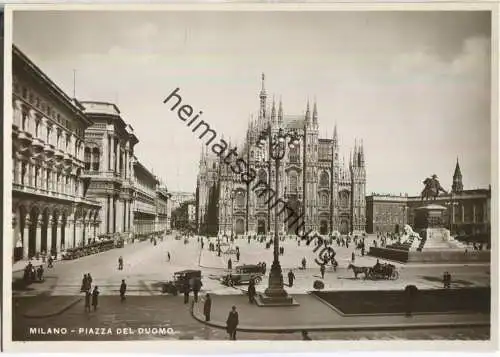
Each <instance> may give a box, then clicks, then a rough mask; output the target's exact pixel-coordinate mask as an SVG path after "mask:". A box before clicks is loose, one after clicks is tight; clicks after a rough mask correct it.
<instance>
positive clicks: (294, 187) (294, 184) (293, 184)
mask: <svg viewBox="0 0 500 357" xmlns="http://www.w3.org/2000/svg"><path fill="white" fill-rule="evenodd" d="M298 181H299V180H298V177H297V173H296V172H290V176H289V177H288V182H289V185H288V186H289V189H290V193H297V191H298V190H299V182H298Z"/></svg>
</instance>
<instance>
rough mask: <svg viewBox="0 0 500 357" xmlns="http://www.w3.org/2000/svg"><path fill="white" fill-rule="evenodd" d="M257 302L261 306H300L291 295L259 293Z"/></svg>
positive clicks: (256, 298)
mask: <svg viewBox="0 0 500 357" xmlns="http://www.w3.org/2000/svg"><path fill="white" fill-rule="evenodd" d="M255 303H256V304H257V306H261V307H280V306H298V305H299V303H298V302H297V301H296V300H295V299H294V298H293V297H291V296H290V295H285V296H268V295H266V294H257V296H256V297H255Z"/></svg>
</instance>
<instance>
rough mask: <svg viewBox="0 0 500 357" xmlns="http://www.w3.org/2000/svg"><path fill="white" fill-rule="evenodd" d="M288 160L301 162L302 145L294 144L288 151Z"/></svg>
mask: <svg viewBox="0 0 500 357" xmlns="http://www.w3.org/2000/svg"><path fill="white" fill-rule="evenodd" d="M288 161H289V162H290V163H299V161H300V146H299V145H297V146H294V147H293V148H291V149H290V151H289V152H288Z"/></svg>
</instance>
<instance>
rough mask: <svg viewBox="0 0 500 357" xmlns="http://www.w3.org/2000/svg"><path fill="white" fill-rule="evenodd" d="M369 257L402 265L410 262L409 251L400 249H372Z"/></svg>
mask: <svg viewBox="0 0 500 357" xmlns="http://www.w3.org/2000/svg"><path fill="white" fill-rule="evenodd" d="M368 255H370V256H372V257H376V258H381V259H387V260H393V261H396V262H401V263H406V262H407V261H408V251H405V250H399V249H391V248H381V247H377V248H375V247H371V248H370V251H369V252H368Z"/></svg>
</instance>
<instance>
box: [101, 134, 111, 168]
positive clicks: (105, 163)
mask: <svg viewBox="0 0 500 357" xmlns="http://www.w3.org/2000/svg"><path fill="white" fill-rule="evenodd" d="M100 154H101V157H100V159H101V162H100V164H99V168H100V171H101V172H103V171H108V165H109V164H108V158H109V153H108V133H107V132H105V133H104V135H103V137H102V150H101V152H100Z"/></svg>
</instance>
